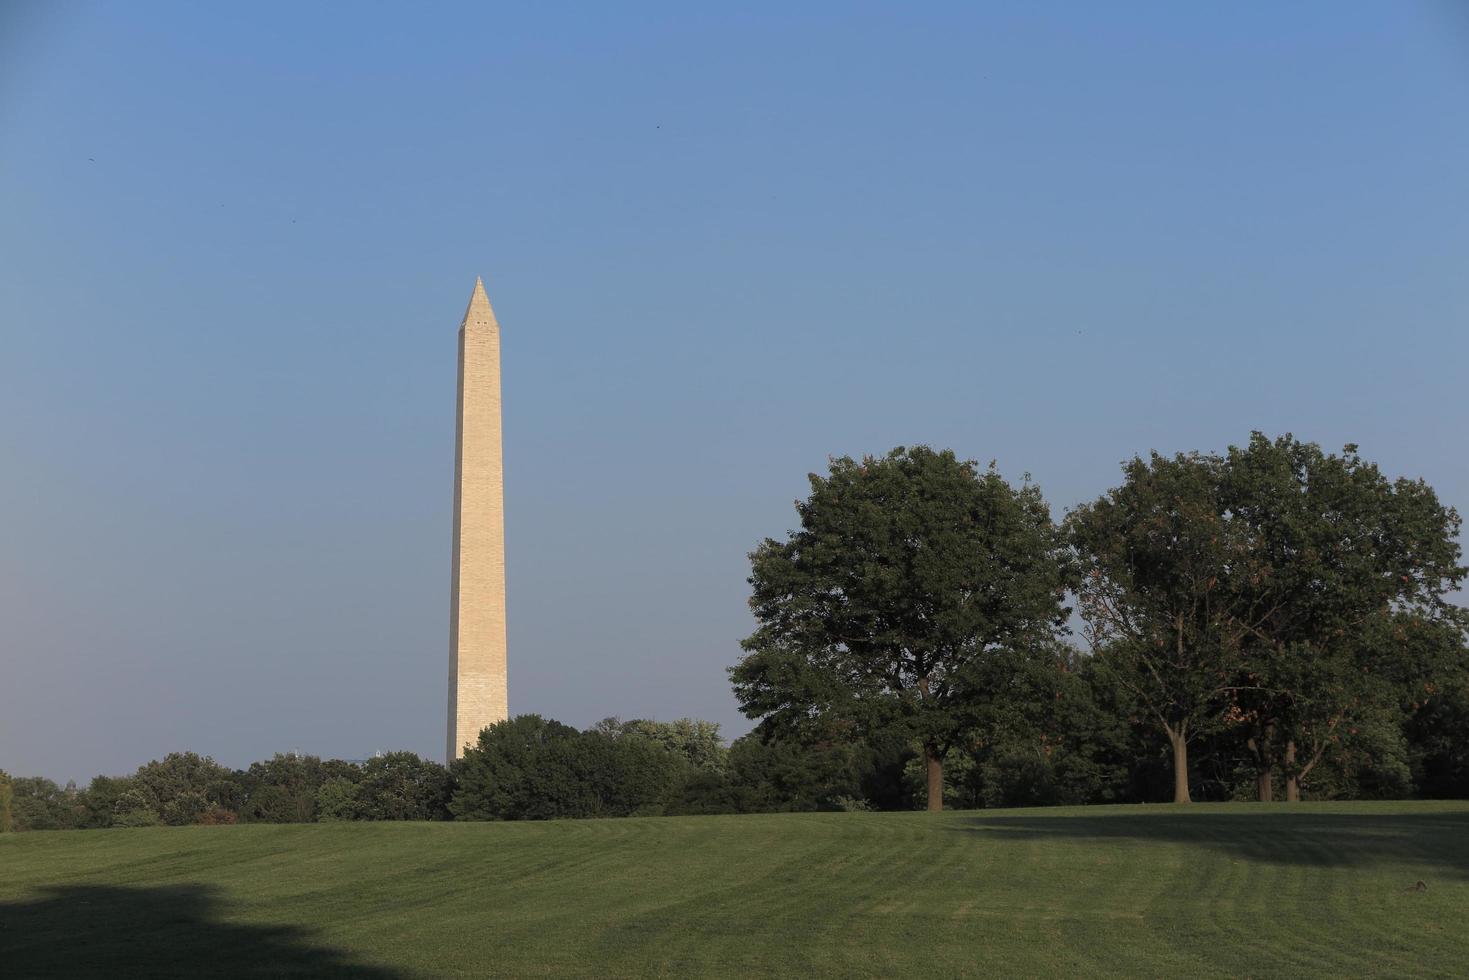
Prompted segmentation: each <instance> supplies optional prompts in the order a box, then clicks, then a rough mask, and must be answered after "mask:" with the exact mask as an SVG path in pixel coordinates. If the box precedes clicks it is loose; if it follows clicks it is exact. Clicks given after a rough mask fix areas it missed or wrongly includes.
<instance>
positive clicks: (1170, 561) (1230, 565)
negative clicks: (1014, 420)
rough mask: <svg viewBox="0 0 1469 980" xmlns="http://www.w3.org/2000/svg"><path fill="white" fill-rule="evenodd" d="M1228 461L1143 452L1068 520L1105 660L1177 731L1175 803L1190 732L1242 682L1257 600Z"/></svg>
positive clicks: (1217, 714) (1107, 668) (1181, 794)
mask: <svg viewBox="0 0 1469 980" xmlns="http://www.w3.org/2000/svg"><path fill="white" fill-rule="evenodd" d="M1223 467H1224V461H1223V460H1222V459H1221V458H1220V457H1218V456H1212V455H1202V454H1199V453H1188V454H1179V455H1176V456H1172V457H1166V456H1161V455H1159V454H1158V453H1153V454H1152V456H1151V458H1150V459H1148V460H1143V459H1142V458H1140V457H1134V458H1133V459H1132V460H1131V461H1130V462H1128V463H1126V464H1124V466H1123V475H1124V478H1123V482H1122V485H1121V486H1120V487H1117V488H1115V489H1113V490H1111V491H1109V492H1108V493H1107V494H1106V495H1104V496H1102V497H1101V498H1099V499H1098V500H1096V501H1094V502H1092V503H1090V504H1086V505H1084V506H1081V507H1078V508H1077V509H1076V510H1075V511H1073V512H1072V513H1071V514H1070V515H1069V516H1068V518H1067V521H1066V527H1067V531H1068V534H1069V537H1070V540H1071V543H1072V545H1073V546H1074V547H1075V549H1076V553H1077V555H1078V557H1079V559H1080V561H1081V565H1082V567H1081V580H1080V587H1079V590H1078V595H1079V598H1080V609H1081V615H1082V618H1083V619H1084V620H1085V622H1086V625H1087V635H1088V638H1089V639H1090V641H1091V643H1092V647H1093V649H1094V651H1095V652H1096V653H1097V655H1098V670H1099V672H1100V673H1102V674H1104V675H1106V676H1105V678H1104V680H1105V681H1106V682H1108V683H1116V684H1117V685H1119V686H1120V687H1122V688H1123V689H1125V690H1126V691H1127V692H1128V693H1129V694H1130V695H1131V696H1132V697H1133V698H1134V699H1135V700H1136V702H1137V703H1138V705H1139V706H1140V708H1141V709H1142V710H1143V711H1144V712H1145V713H1146V714H1147V716H1148V717H1149V718H1151V719H1152V720H1153V723H1155V724H1156V725H1157V726H1158V727H1159V728H1160V729H1161V730H1162V732H1163V733H1164V734H1165V735H1166V736H1167V738H1168V744H1169V746H1170V747H1171V749H1172V753H1173V800H1174V802H1175V803H1187V802H1189V800H1190V799H1191V797H1190V794H1189V768H1188V748H1189V744H1190V742H1192V741H1193V740H1194V739H1196V738H1198V737H1199V736H1200V735H1202V734H1203V733H1204V732H1206V731H1207V730H1208V729H1209V728H1211V727H1214V726H1217V725H1218V724H1220V723H1221V721H1222V713H1223V700H1222V699H1223V697H1224V695H1225V694H1226V693H1227V692H1229V691H1230V690H1232V689H1233V688H1234V687H1235V686H1236V685H1237V684H1238V671H1237V669H1236V668H1237V664H1238V656H1239V647H1240V642H1241V638H1240V636H1239V632H1240V630H1239V626H1238V621H1239V620H1240V618H1241V617H1242V616H1244V615H1246V611H1245V610H1243V609H1241V608H1240V606H1241V605H1242V604H1243V603H1245V602H1247V601H1248V600H1247V598H1245V597H1243V596H1242V594H1241V591H1240V590H1238V589H1236V588H1234V587H1233V582H1234V581H1235V580H1237V579H1248V578H1249V577H1250V576H1251V575H1252V574H1254V573H1255V569H1254V568H1253V567H1252V561H1253V560H1254V555H1253V554H1252V552H1251V550H1250V543H1249V541H1248V540H1247V539H1246V538H1245V537H1243V535H1242V534H1241V533H1240V529H1239V528H1237V527H1236V526H1235V525H1234V524H1233V523H1232V522H1231V521H1230V519H1229V515H1228V513H1227V507H1226V505H1225V503H1224V500H1223V494H1222V483H1223Z"/></svg>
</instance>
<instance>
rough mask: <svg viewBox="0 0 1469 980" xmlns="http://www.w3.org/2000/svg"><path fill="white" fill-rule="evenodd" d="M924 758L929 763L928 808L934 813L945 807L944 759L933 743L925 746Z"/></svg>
mask: <svg viewBox="0 0 1469 980" xmlns="http://www.w3.org/2000/svg"><path fill="white" fill-rule="evenodd" d="M923 758H924V761H925V762H926V763H927V764H928V809H929V812H930V813H933V812H937V811H939V810H942V809H943V808H944V760H943V759H941V758H939V754H938V750H937V749H935V748H934V747H933V746H932V745H925V746H924V747H923Z"/></svg>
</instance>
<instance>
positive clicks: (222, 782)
mask: <svg viewBox="0 0 1469 980" xmlns="http://www.w3.org/2000/svg"><path fill="white" fill-rule="evenodd" d="M233 784H234V779H233V774H232V773H231V772H230V771H229V770H228V769H226V768H225V767H224V766H221V765H219V764H218V763H217V762H215V761H214V760H213V759H211V758H209V757H208V756H201V755H199V754H197V753H194V752H170V753H169V754H168V755H166V756H164V757H163V758H162V759H159V760H155V761H153V762H149V763H147V764H146V765H144V766H141V767H140V768H139V769H138V771H137V772H136V773H134V774H133V780H132V788H131V790H129V792H130V793H135V794H138V795H139V796H140V797H141V798H142V799H143V800H144V801H145V803H144V805H143V806H142V807H140V808H138V809H143V810H146V811H148V812H151V813H155V814H157V815H158V817H159V819H161V820H162V821H163V822H164V823H166V824H169V825H170V826H176V827H177V826H184V825H187V824H191V823H194V822H195V821H197V820H198V819H199V818H200V817H201V816H203V814H204V813H205V811H207V810H209V809H210V808H211V807H213V806H218V805H221V804H222V802H223V801H224V800H227V799H229V798H230V797H231V796H232V795H233V793H234V789H233Z"/></svg>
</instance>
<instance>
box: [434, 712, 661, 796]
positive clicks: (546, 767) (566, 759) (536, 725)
mask: <svg viewBox="0 0 1469 980" xmlns="http://www.w3.org/2000/svg"><path fill="white" fill-rule="evenodd" d="M688 769H689V763H688V762H687V761H686V760H685V759H684V758H683V757H682V756H681V755H678V754H676V753H674V752H670V751H669V750H668V749H667V748H666V747H665V746H663V745H661V744H658V743H657V742H655V741H653V740H651V739H648V738H642V737H627V738H614V737H609V736H608V735H607V734H605V733H603V732H599V731H590V732H579V731H577V730H576V729H575V728H571V727H570V726H568V725H563V724H561V723H560V722H556V721H548V720H547V719H544V718H542V717H540V716H539V715H519V716H517V717H515V718H511V719H508V720H506V721H502V722H499V723H498V724H495V725H491V726H490V727H489V728H486V729H485V730H484V731H482V732H481V733H480V736H479V740H478V742H477V743H476V744H475V745H473V746H471V747H470V748H469V749H467V750H466V751H465V753H464V756H463V758H461V759H460V760H458V762H456V763H455V766H454V769H453V777H454V790H453V795H452V798H451V800H450V803H449V811H450V812H451V813H452V814H453V815H454V817H455V818H456V819H459V820H547V819H552V818H558V817H614V816H628V815H630V814H634V813H658V812H662V808H663V805H664V803H665V802H666V800H667V799H668V797H669V796H670V794H671V793H672V792H673V791H674V789H675V788H676V787H677V786H678V785H679V784H680V782H682V780H683V778H684V777H685V775H686V773H687V770H688Z"/></svg>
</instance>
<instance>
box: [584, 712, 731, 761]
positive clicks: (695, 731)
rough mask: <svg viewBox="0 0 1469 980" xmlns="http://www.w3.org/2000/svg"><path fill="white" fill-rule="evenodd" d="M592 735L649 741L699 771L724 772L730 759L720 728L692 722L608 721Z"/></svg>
mask: <svg viewBox="0 0 1469 980" xmlns="http://www.w3.org/2000/svg"><path fill="white" fill-rule="evenodd" d="M592 731H594V732H596V733H598V734H600V735H605V736H607V737H609V738H643V739H647V740H648V741H650V742H653V743H655V744H657V745H660V746H662V747H663V748H665V749H667V750H668V751H669V752H672V753H673V754H675V755H677V756H679V757H681V758H682V759H684V760H685V761H687V762H688V763H689V765H691V766H694V767H695V768H698V769H707V770H711V771H716V772H717V771H719V770H722V769H723V768H724V766H725V763H726V761H727V758H728V755H729V750H728V749H726V748H725V745H724V739H723V738H721V737H720V735H719V725H717V724H715V723H714V722H710V721H698V720H696V719H693V718H680V719H678V720H677V721H649V720H647V719H644V718H635V719H633V720H632V721H622V720H620V719H618V718H605V719H603V720H602V721H600V722H598V723H597V724H596V725H594V726H593V727H592Z"/></svg>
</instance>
